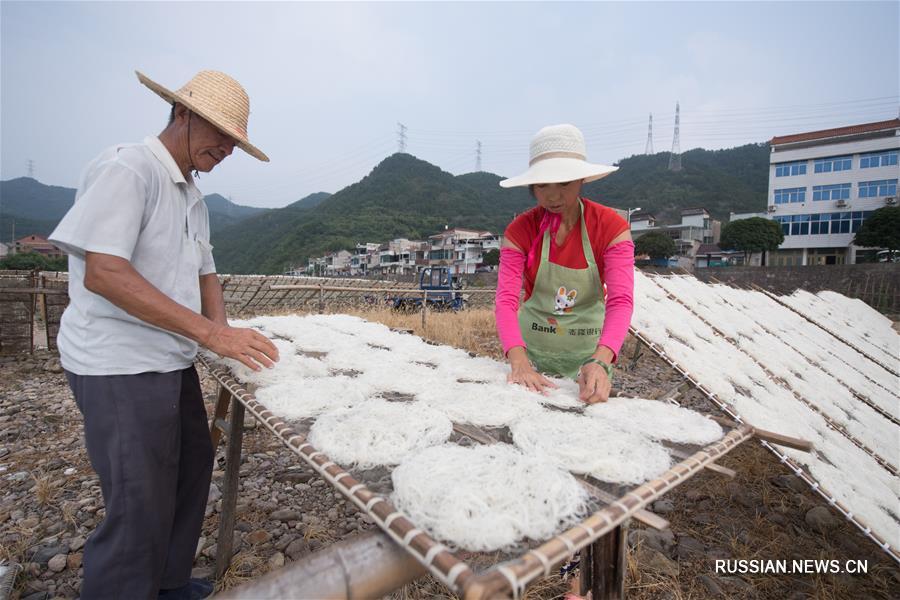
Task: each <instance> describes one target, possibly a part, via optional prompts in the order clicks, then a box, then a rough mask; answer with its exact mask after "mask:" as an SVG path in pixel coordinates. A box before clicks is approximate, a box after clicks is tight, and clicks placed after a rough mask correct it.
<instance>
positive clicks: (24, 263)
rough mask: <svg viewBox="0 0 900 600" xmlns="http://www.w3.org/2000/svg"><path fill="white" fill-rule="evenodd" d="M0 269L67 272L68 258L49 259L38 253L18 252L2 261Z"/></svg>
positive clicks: (0, 261)
mask: <svg viewBox="0 0 900 600" xmlns="http://www.w3.org/2000/svg"><path fill="white" fill-rule="evenodd" d="M0 269H9V270H11V271H66V270H67V269H68V260H67V257H65V256H63V257H61V258H48V257H46V256H44V255H42V254H38V253H37V252H18V253H16V254H11V255H9V256H7V257H6V258H4V259H2V260H0Z"/></svg>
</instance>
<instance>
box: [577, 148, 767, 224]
mask: <svg viewBox="0 0 900 600" xmlns="http://www.w3.org/2000/svg"><path fill="white" fill-rule="evenodd" d="M669 156H670V153H669V152H660V153H657V154H653V155H650V156H645V155H638V156H632V157H630V158H625V159H623V160H621V161H620V162H619V163H618V166H619V170H618V171H617V172H615V173H614V174H612V175H610V176H609V177H607V178H605V179H601V180H600V181H597V182H594V183H589V184H588V185H586V186H585V191H584V195H585V196H586V197H588V198H591V199H594V200H597V201H600V202H603V203H605V204H608V205H610V206H615V207H617V208H634V207H637V206H640V207H641V208H642V209H643V211H644V212H650V213H653V214H654V215H655V216H656V218H657V220H658V221H659V222H660V223H678V222H680V220H681V212H680V211H681V209H683V208H705V209H707V210H708V211H709V212H710V214H711V215H712V216H713V218H716V219H720V220H723V221H724V220H727V219H728V214H729V213H730V212H750V211H763V210H765V208H766V194H767V192H768V185H769V146H768V144H747V145H746V146H740V147H738V148H729V149H727V150H703V149H702V148H697V149H695V150H688V151H687V152H683V153H682V155H681V164H682V170H681V171H680V172H677V173H675V172H672V171H669V170H668V166H669Z"/></svg>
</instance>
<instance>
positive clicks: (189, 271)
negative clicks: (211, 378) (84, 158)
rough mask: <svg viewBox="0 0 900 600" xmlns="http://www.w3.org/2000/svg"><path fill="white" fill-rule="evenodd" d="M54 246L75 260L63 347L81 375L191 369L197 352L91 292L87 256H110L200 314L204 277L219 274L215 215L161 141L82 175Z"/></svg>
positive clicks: (95, 164) (67, 364)
mask: <svg viewBox="0 0 900 600" xmlns="http://www.w3.org/2000/svg"><path fill="white" fill-rule="evenodd" d="M50 241H51V242H53V243H54V244H56V245H57V246H59V247H60V248H61V249H62V250H64V251H65V252H66V253H67V254H68V255H69V306H68V308H66V311H65V312H64V313H63V316H62V322H61V324H60V329H59V336H58V338H57V344H58V346H59V353H60V359H61V362H62V366H63V368H65V369H66V370H68V371H71V372H72V373H75V374H78V375H126V374H134V373H145V372H161V373H164V372H168V371H175V370H178V369H184V368H187V367H188V366H190V365H191V363H192V362H193V360H194V357H195V355H196V354H197V344H196V343H195V342H193V341H191V340H189V339H187V338H185V337H183V336H180V335H176V334H174V333H171V332H168V331H166V330H164V329H160V328H158V327H155V326H153V325H150V324H148V323H145V322H144V321H141V320H140V319H138V318H136V317H133V316H131V315H129V314H128V313H127V312H125V311H124V310H122V309H121V308H119V307H117V306H115V305H114V304H112V303H111V302H109V301H108V300H106V299H105V298H103V297H102V296H99V295H97V294H94V293H93V292H90V291H88V290H87V289H86V288H85V287H84V274H85V262H84V257H85V252H98V253H102V254H112V255H113V256H119V257H121V258H124V259H126V260H128V261H130V262H131V264H132V266H133V267H134V268H135V269H136V270H137V271H138V272H139V273H140V274H141V275H142V276H143V277H144V278H145V279H147V281H149V282H150V283H151V284H153V285H154V286H155V287H156V288H157V289H158V290H159V291H161V292H162V293H163V294H165V295H167V296H168V297H170V298H172V299H173V300H175V301H176V302H178V303H180V304H182V305H184V306H186V307H188V308H189V309H191V310H193V311H195V312H200V280H199V276H200V275H206V274H208V273H215V272H216V266H215V263H214V262H213V257H212V246H210V245H209V213H208V212H207V209H206V203H205V202H204V201H203V197H202V195H201V194H200V190H198V189H197V186H195V185H194V183H193V181H185V179H184V176H183V175H182V174H181V171H180V170H179V169H178V165H177V164H176V163H175V160H174V159H173V158H172V155H171V154H169V151H168V150H167V149H166V147H165V146H164V145H163V144H162V142H160V141H159V139H158V138H156V137H147V138H145V139H144V141H143V143H141V144H124V145H120V146H113V147H112V148H109V149H107V150H105V151H104V152H103V153H102V154H100V156H98V157H97V158H95V159H94V160H93V161H92V162H91V163H90V164H89V165H88V166H87V168H86V169H85V170H84V173H83V174H82V176H81V181H80V182H79V184H78V193H77V194H76V196H75V204H74V205H73V206H72V208H71V209H70V210H69V212H68V213H66V216H65V217H63V219H62V221H60V223H59V225H57V227H56V229H55V230H54V231H53V233H52V234H50Z"/></svg>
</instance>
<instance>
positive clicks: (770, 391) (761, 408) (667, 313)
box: [632, 271, 900, 546]
mask: <svg viewBox="0 0 900 600" xmlns="http://www.w3.org/2000/svg"><path fill="white" fill-rule="evenodd" d="M751 296H753V294H749V293H748V294H747V297H751ZM682 300H684V301H685V303H686V304H688V305H689V306H693V305H694V303H695V302H697V301H698V300H697V298H696V297H695V296H694V295H690V296H686V297H684V298H682ZM771 303H772V301H771V299H770V304H771ZM761 306H765V305H763V304H761ZM784 310H786V309H784V308H783V307H782V311H784ZM757 314H759V315H760V317H759V318H760V321H761V322H763V323H765V322H766V319H767V318H769V317H770V316H771V317H772V318H777V319H786V318H787V317H786V316H785V315H784V314H783V313H779V312H778V311H776V310H771V311H769V310H762V311H759V312H758V313H757ZM704 317H705V318H708V319H710V320H712V319H715V321H714V324H715V325H716V326H717V327H719V326H721V327H722V329H723V331H724V330H726V328H727V327H728V326H729V325H728V324H727V323H723V321H726V320H727V316H726V317H724V318H723V319H718V318H716V312H715V311H713V312H710V313H707V312H706V311H705V310H704ZM793 318H794V322H799V321H802V320H803V318H802V317H800V316H799V315H794V316H793ZM807 325H810V326H811V327H802V326H801V327H799V328H798V330H804V331H808V330H809V329H811V328H815V326H814V325H811V324H809V323H807ZM632 326H633V327H634V328H635V329H636V330H637V331H638V332H640V333H641V334H643V335H644V336H645V337H647V338H648V339H649V340H650V341H652V342H654V343H656V344H658V345H660V346H661V347H662V348H663V349H664V350H665V352H666V354H667V355H668V356H669V358H670V359H671V360H674V361H675V362H676V363H678V364H679V365H681V366H682V368H684V369H686V370H687V371H688V372H689V373H690V374H691V375H692V376H693V377H694V378H695V379H697V380H698V381H700V382H701V383H703V384H704V385H705V386H706V387H707V388H709V389H710V390H711V391H712V392H713V393H714V394H716V395H717V396H718V398H719V399H720V400H721V401H724V402H728V403H729V404H730V405H731V407H732V409H733V410H734V411H735V412H737V413H738V414H739V415H740V416H741V417H742V418H743V419H744V420H745V421H746V422H748V423H751V424H752V425H754V426H756V427H759V428H761V429H768V430H772V431H777V432H779V433H784V434H786V435H791V436H794V437H798V438H801V439H806V440H809V441H811V442H812V443H813V445H814V447H815V451H814V452H811V453H805V452H800V451H796V450H791V449H782V452H784V454H786V455H787V456H789V457H791V458H793V459H794V460H796V461H797V462H798V463H799V464H800V465H802V466H804V467H805V468H806V469H808V470H809V472H810V474H811V475H812V476H813V477H814V478H816V479H817V480H818V481H819V482H820V483H821V484H822V486H823V487H826V488H828V490H829V491H830V492H831V493H832V494H833V495H834V497H835V499H836V500H839V501H840V502H842V503H843V504H844V505H845V506H848V507H850V508H851V510H853V512H854V514H856V515H858V516H859V517H860V518H861V519H862V520H863V521H865V522H867V523H868V524H869V525H870V526H871V527H872V529H873V530H875V531H877V532H878V533H879V534H880V535H882V536H884V537H885V538H886V539H887V540H888V542H889V543H890V544H891V546H897V545H900V522H898V517H897V506H898V498H900V478H898V477H895V476H893V475H891V474H890V473H889V472H888V471H887V470H885V469H884V468H883V467H882V466H881V465H879V464H878V462H877V461H876V460H875V459H874V458H873V457H872V456H870V455H869V454H867V453H866V452H864V451H863V450H861V449H860V448H858V447H857V446H855V445H854V444H853V442H852V441H850V440H849V439H847V437H845V436H844V435H843V434H841V433H840V432H838V431H836V430H835V429H833V428H832V427H831V426H829V424H828V423H827V422H826V421H825V420H824V419H823V418H822V416H821V415H820V414H819V413H817V412H816V411H814V410H812V409H811V408H810V407H808V406H806V405H805V404H803V403H802V402H801V401H800V400H798V399H797V398H795V397H794V395H793V394H792V393H791V392H790V391H789V390H788V389H786V388H785V387H784V386H783V384H781V383H779V382H777V381H775V380H773V379H772V378H770V377H769V376H768V375H767V374H766V373H765V371H763V369H762V368H761V367H760V365H759V364H757V363H756V362H754V361H753V360H751V359H750V357H749V356H748V355H747V354H746V353H744V352H742V351H741V350H740V349H739V348H738V347H736V346H735V345H733V344H732V343H730V342H728V341H727V340H725V339H723V338H721V337H719V336H715V335H712V332H711V330H710V327H709V326H708V325H706V324H704V323H703V322H702V321H701V320H700V319H699V317H697V316H696V315H694V314H692V313H691V312H690V311H689V310H688V309H687V308H685V307H684V306H681V305H680V304H678V303H676V302H673V301H672V300H670V299H668V298H667V297H666V294H665V292H664V291H663V290H662V289H661V288H660V287H659V286H658V285H656V284H654V283H653V282H652V281H651V280H650V278H648V277H647V276H645V275H644V274H642V273H641V272H640V271H636V272H635V312H634V317H633V318H632ZM801 339H802V340H804V341H802V342H801V341H799V340H801ZM808 340H819V341H821V336H818V335H812V334H810V335H809V336H808V337H800V336H798V338H797V340H795V341H797V343H806V341H808ZM822 343H825V342H822ZM835 348H837V346H835ZM784 354H785V352H781V355H784ZM786 360H787V359H786ZM853 360H854V361H855V362H856V363H861V362H869V361H860V358H859V354H858V353H857V355H856V359H853ZM836 372H841V371H840V370H837V371H836ZM894 386H896V383H894ZM894 389H896V387H894ZM823 391H824V392H825V393H828V392H829V391H828V390H823ZM813 400H816V398H813ZM860 404H862V403H861V402H860ZM848 425H849V423H848ZM863 439H864V440H865V441H866V443H868V444H870V445H871V446H873V447H876V448H878V447H879V446H880V447H882V448H885V449H887V450H888V452H885V455H886V456H887V457H888V458H895V457H896V456H897V453H896V452H893V453H890V451H889V450H890V448H891V447H894V446H893V445H896V444H897V435H896V433H894V434H893V435H891V436H889V439H887V440H876V439H874V436H871V435H869V436H867V437H865V438H863Z"/></svg>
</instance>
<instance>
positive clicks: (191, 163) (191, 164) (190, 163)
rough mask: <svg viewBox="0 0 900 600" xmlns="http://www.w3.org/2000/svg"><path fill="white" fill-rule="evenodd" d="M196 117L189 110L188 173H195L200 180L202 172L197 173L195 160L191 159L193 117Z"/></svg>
mask: <svg viewBox="0 0 900 600" xmlns="http://www.w3.org/2000/svg"><path fill="white" fill-rule="evenodd" d="M193 116H194V111H192V110H191V109H188V128H187V158H188V173H190V172H191V171H193V172H194V177H196V178H197V179H200V172H199V171H197V167H195V166H194V160H193V158H192V157H191V117H193Z"/></svg>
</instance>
